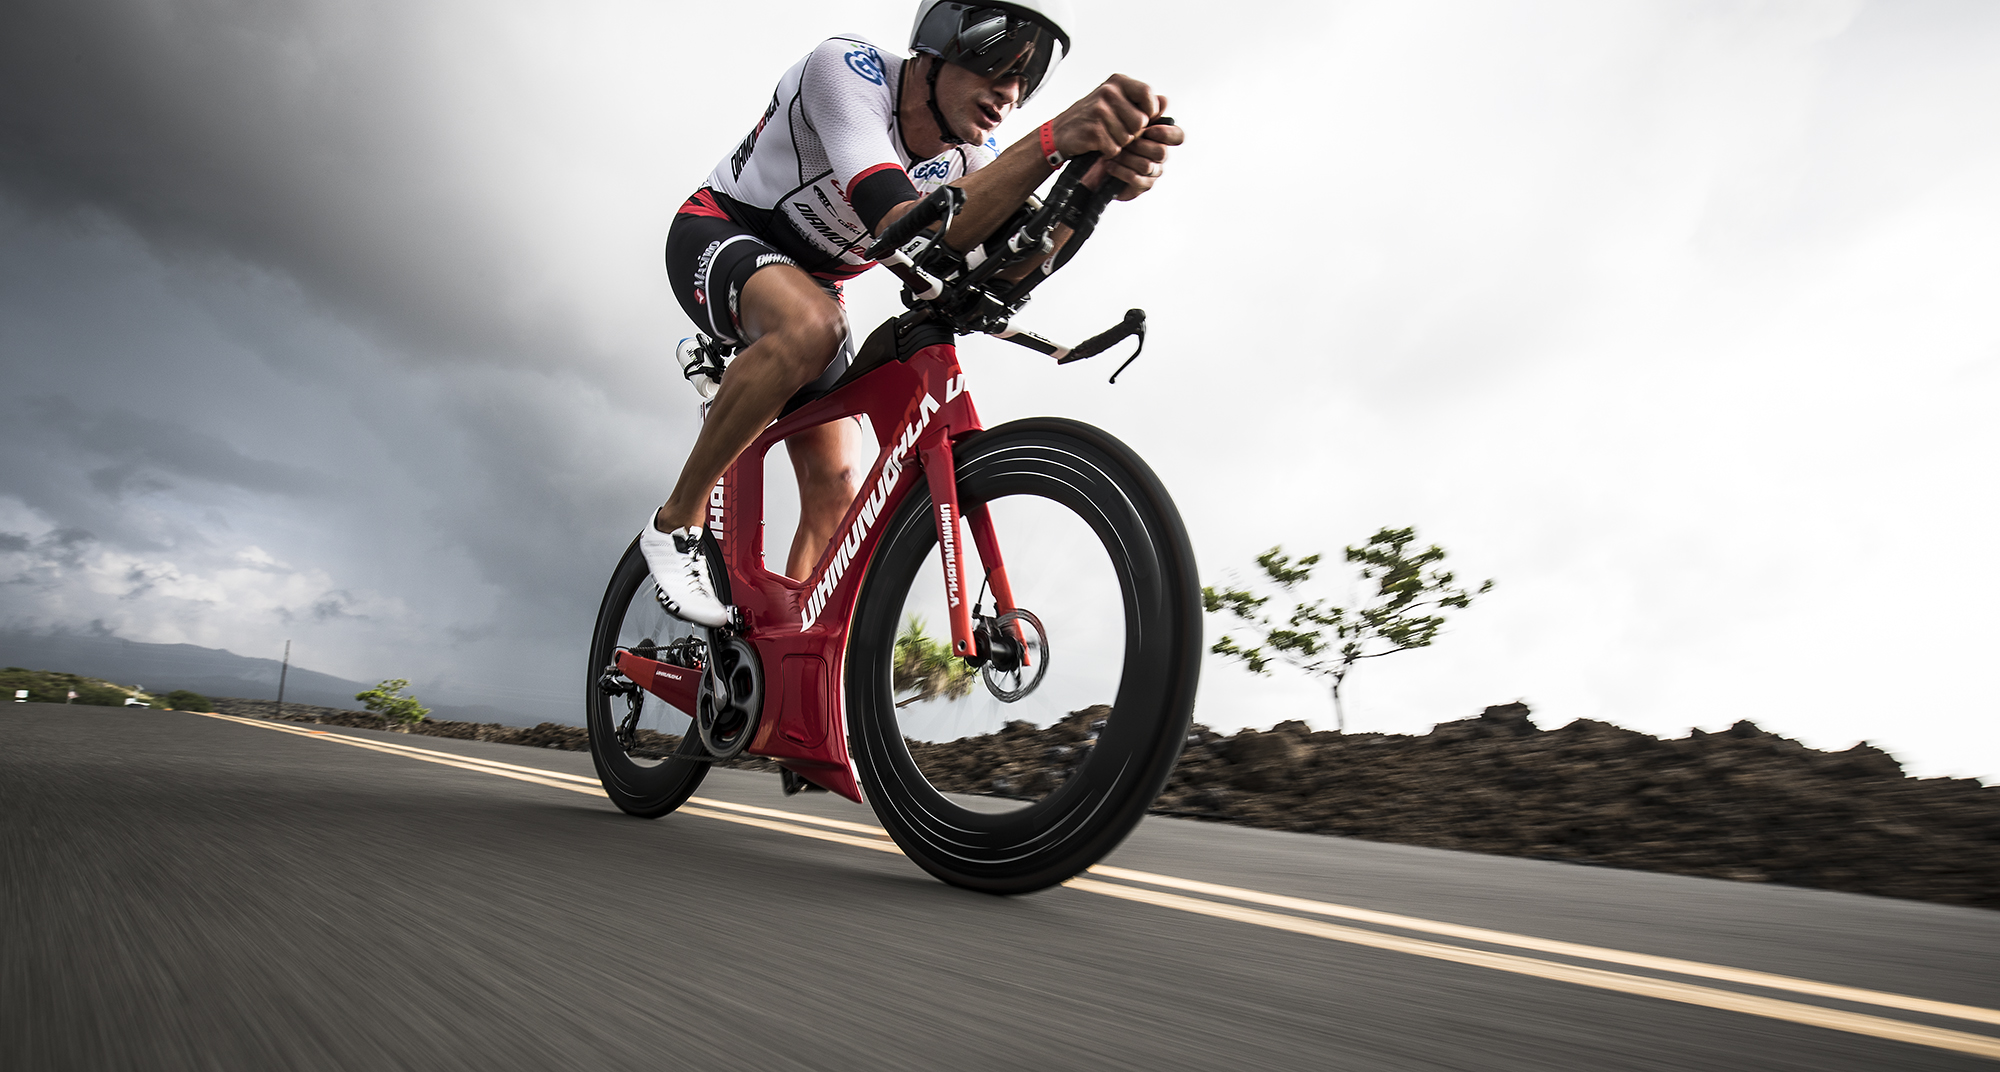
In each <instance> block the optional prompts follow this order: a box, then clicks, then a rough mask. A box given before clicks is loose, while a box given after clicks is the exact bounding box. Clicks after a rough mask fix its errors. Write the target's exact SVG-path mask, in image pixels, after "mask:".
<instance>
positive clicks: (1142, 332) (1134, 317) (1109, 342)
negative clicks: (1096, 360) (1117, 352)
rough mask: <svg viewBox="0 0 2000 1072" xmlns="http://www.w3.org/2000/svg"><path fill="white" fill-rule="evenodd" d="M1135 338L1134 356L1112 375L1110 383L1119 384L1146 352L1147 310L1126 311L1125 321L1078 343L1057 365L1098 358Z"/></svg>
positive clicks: (1058, 359) (1128, 358)
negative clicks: (1123, 375)
mask: <svg viewBox="0 0 2000 1072" xmlns="http://www.w3.org/2000/svg"><path fill="white" fill-rule="evenodd" d="M1134 336H1137V337H1138V339H1139V345H1138V347H1137V348H1135V349H1134V350H1133V351H1132V356H1130V357H1127V358H1126V359H1125V363H1124V364H1122V365H1119V366H1118V371H1117V372H1114V373H1112V374H1111V380H1110V381H1109V382H1111V383H1117V382H1118V377H1119V375H1120V374H1122V373H1123V372H1124V371H1125V370H1126V369H1127V368H1130V367H1131V365H1132V362H1134V361H1137V360H1139V355H1140V354H1141V353H1144V352H1145V349H1146V310H1144V309H1127V310H1125V319H1123V320H1121V321H1119V322H1118V323H1117V325H1116V326H1114V327H1112V328H1111V329H1110V330H1109V331H1101V332H1099V333H1097V334H1095V335H1092V336H1091V337H1090V338H1088V339H1085V340H1083V341H1082V342H1080V343H1078V344H1077V345H1076V348H1075V349H1073V350H1071V351H1070V352H1069V353H1067V354H1064V355H1063V356H1061V357H1059V358H1057V359H1056V364H1058V365H1067V364H1069V363H1070V362H1072V361H1082V360H1083V359H1084V358H1087V357H1096V356H1097V355H1098V354H1101V353H1103V352H1104V351H1106V350H1109V349H1111V348H1112V347H1113V346H1116V345H1118V344H1119V343H1121V342H1123V341H1125V340H1126V339H1129V338H1132V337H1134Z"/></svg>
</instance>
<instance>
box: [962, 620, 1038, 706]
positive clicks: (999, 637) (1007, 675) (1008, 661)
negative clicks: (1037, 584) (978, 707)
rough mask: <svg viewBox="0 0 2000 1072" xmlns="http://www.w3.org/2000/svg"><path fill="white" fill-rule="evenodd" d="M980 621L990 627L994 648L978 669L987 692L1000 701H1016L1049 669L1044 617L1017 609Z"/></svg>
mask: <svg viewBox="0 0 2000 1072" xmlns="http://www.w3.org/2000/svg"><path fill="white" fill-rule="evenodd" d="M981 624H982V626H983V627H984V628H985V629H986V630H988V643H989V645H990V648H991V650H992V654H991V655H989V656H988V658H987V662H986V665H985V666H984V667H982V668H981V669H980V671H979V679H980V680H981V681H984V682H985V683H986V691H987V692H990V693H992V694H993V696H994V698H995V699H997V700H999V701H1000V702H1001V703H1013V702H1014V701H1016V700H1019V699H1021V698H1022V697H1024V696H1026V695H1028V694H1029V693H1031V692H1033V691H1035V686H1037V685H1040V684H1041V683H1042V675H1044V674H1047V673H1048V672H1049V635H1048V632H1047V631H1046V630H1044V629H1043V628H1042V620H1041V619H1040V618H1037V617H1035V616H1034V615H1033V614H1030V613H1029V612H1027V611H1025V610H1018V609H1017V610H1010V611H1008V612H1007V613H1005V614H1002V615H1000V616H999V617H997V618H995V619H993V621H992V622H991V623H990V624H987V623H981Z"/></svg>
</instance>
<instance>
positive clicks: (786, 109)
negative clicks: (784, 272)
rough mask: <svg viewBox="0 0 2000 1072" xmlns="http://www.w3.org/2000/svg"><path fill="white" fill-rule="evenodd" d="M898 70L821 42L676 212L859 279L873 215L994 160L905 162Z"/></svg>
mask: <svg viewBox="0 0 2000 1072" xmlns="http://www.w3.org/2000/svg"><path fill="white" fill-rule="evenodd" d="M904 63H905V61H904V60H903V58H902V57H899V56H894V55H886V56H885V55H884V54H883V52H882V49H881V48H880V47H879V46H877V45H875V44H874V43H872V42H870V41H868V40H867V39H865V38H862V37H857V36H841V37H832V38H828V39H827V40H826V41H823V42H821V43H820V45H819V47H818V48H815V49H813V50H812V52H811V53H809V54H807V56H806V57H805V58H804V59H802V60H800V61H799V62H797V63H796V64H793V65H792V68H791V70H788V71H786V72H785V75H784V77H783V78H781V79H779V80H778V90H777V92H776V93H774V94H772V96H771V104H770V107H768V108H766V109H765V110H764V117H763V118H762V119H760V120H758V122H757V126H756V128H755V129H753V130H752V131H751V132H750V135H749V137H746V138H744V139H743V143H742V144H741V145H738V146H737V147H736V151H735V152H733V153H731V154H730V155H729V156H728V157H727V158H726V159H724V160H723V161H722V163H720V164H717V165H716V167H715V170H714V171H713V172H710V173H709V176H708V180H707V181H706V182H704V183H703V184H702V188H701V189H700V190H698V191H696V193H695V195H694V197H692V198H690V199H689V200H688V202H687V204H685V205H683V206H682V207H681V211H682V212H685V213H693V214H696V215H702V216H718V217H721V218H724V219H729V220H733V221H735V222H736V223H738V224H740V225H742V226H743V227H744V228H745V229H747V230H749V231H751V232H752V233H754V234H756V235H757V236H758V237H759V238H762V239H763V240H764V241H765V242H767V243H769V244H770V245H771V247H772V248H774V249H776V250H778V251H779V252H781V253H783V254H785V255H786V256H788V257H790V258H792V259H793V260H795V261H797V262H798V264H799V267H801V268H803V269H805V270H806V271H808V272H811V273H812V274H813V275H815V276H818V277H819V278H821V279H826V280H841V279H846V278H848V277H850V276H854V275H858V274H860V273H861V272H863V271H866V270H867V269H868V268H869V267H870V266H871V265H872V264H873V263H874V262H873V261H870V260H869V259H868V258H867V255H866V253H865V252H864V251H865V250H866V249H867V247H868V244H869V242H871V241H872V240H873V239H872V235H871V232H872V231H873V230H874V228H875V226H876V225H877V224H878V223H879V222H881V219H882V216H883V214H884V213H886V212H888V211H889V210H890V209H891V208H894V207H895V206H897V205H899V204H902V203H903V202H905V201H913V200H915V199H916V198H917V197H919V196H921V194H923V193H928V192H930V191H931V190H934V189H936V188H937V187H939V186H943V185H945V184H946V183H949V182H951V181H953V180H955V179H958V178H961V177H963V176H965V175H967V174H970V173H971V172H974V171H977V170H979V169H980V168H981V167H984V166H985V165H986V164H987V163H989V162H991V161H992V159H993V158H994V157H995V156H996V155H998V152H999V150H998V147H997V146H996V145H995V144H994V142H993V141H992V140H991V139H988V141H987V142H986V144H985V145H960V146H954V147H952V148H951V149H948V150H946V151H945V152H944V153H941V154H939V155H938V156H936V157H933V158H931V159H929V160H924V161H922V162H916V160H915V157H914V156H913V154H912V153H911V152H910V150H909V146H908V145H906V144H905V143H904V141H903V130H902V124H901V123H900V121H899V117H898V116H897V108H896V102H897V91H898V89H899V87H900V85H901V83H902V74H903V68H904ZM913 163H914V164H915V166H912V164H913Z"/></svg>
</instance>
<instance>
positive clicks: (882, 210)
mask: <svg viewBox="0 0 2000 1072" xmlns="http://www.w3.org/2000/svg"><path fill="white" fill-rule="evenodd" d="M916 199H917V188H916V187H915V186H913V185H911V183H910V173H909V172H907V171H904V170H903V169H902V168H899V167H885V168H881V169H879V170H877V171H874V172H873V173H871V174H868V175H864V176H862V179H861V181H860V182H857V183H855V184H854V187H853V189H850V190H849V191H847V200H848V203H849V204H852V205H853V206H854V213H855V215H857V216H860V217H861V222H862V223H863V224H865V225H866V226H867V228H868V230H869V232H870V233H877V232H879V231H880V230H881V226H880V224H881V223H882V217H883V216H884V215H886V214H887V213H888V211H889V210H890V209H892V208H895V207H896V206H897V205H900V204H902V203H903V202H905V201H915V200H916Z"/></svg>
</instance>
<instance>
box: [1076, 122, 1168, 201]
mask: <svg viewBox="0 0 2000 1072" xmlns="http://www.w3.org/2000/svg"><path fill="white" fill-rule="evenodd" d="M1160 106H1161V107H1162V108H1164V107H1166V98H1164V97H1162V98H1161V99H1160ZM1185 140H1186V137H1185V135H1184V134H1183V133H1182V131H1181V128H1179V127H1177V126H1173V125H1172V124H1159V125H1155V126H1150V127H1147V128H1146V129H1145V131H1143V132H1142V133H1141V134H1140V135H1139V136H1138V137H1136V138H1134V139H1132V140H1131V141H1130V142H1128V143H1127V144H1126V146H1125V149H1124V151H1122V152H1120V153H1119V154H1118V155H1117V156H1115V157H1112V158H1111V159H1109V160H1100V161H1098V163H1097V164H1096V165H1095V166H1093V167H1092V168H1091V169H1090V170H1089V171H1087V172H1085V173H1084V176H1083V184H1084V185H1085V186H1088V187H1090V188H1091V189H1093V190H1095V189H1097V184H1098V183H1099V182H1101V181H1102V180H1103V179H1104V178H1105V177H1106V176H1109V177H1111V178H1113V179H1117V180H1119V181H1120V182H1123V183H1124V184H1125V189H1123V190H1121V191H1119V192H1118V200H1120V201H1130V200H1132V199H1133V198H1135V197H1137V196H1139V195H1140V194H1143V193H1145V192H1146V191H1147V190H1150V189H1152V188H1153V184H1154V183H1156V182H1158V181H1160V176H1161V174H1163V173H1164V172H1165V171H1166V167H1167V146H1169V145H1179V144H1180V143H1181V142H1182V141H1185Z"/></svg>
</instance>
